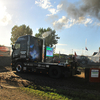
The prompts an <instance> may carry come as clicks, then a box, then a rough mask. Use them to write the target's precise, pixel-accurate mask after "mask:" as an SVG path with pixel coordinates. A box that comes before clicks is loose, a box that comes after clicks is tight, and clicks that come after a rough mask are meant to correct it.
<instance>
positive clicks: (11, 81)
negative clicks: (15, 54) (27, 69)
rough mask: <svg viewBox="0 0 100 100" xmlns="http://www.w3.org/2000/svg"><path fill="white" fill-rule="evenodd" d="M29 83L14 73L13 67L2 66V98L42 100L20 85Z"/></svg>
mask: <svg viewBox="0 0 100 100" xmlns="http://www.w3.org/2000/svg"><path fill="white" fill-rule="evenodd" d="M29 83H30V82H29V81H27V80H24V79H22V78H20V76H18V75H16V74H14V72H13V71H12V70H11V67H9V66H6V67H0V100H41V99H40V98H38V97H36V96H35V95H32V94H28V93H26V92H25V91H22V90H21V89H19V87H24V86H28V84H29Z"/></svg>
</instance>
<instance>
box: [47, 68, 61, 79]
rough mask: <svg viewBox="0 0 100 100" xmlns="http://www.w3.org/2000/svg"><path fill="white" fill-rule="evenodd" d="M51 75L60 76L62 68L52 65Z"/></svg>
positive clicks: (53, 76)
mask: <svg viewBox="0 0 100 100" xmlns="http://www.w3.org/2000/svg"><path fill="white" fill-rule="evenodd" d="M49 76H50V77H52V78H60V77H61V69H60V68H59V67H57V66H52V67H50V69H49Z"/></svg>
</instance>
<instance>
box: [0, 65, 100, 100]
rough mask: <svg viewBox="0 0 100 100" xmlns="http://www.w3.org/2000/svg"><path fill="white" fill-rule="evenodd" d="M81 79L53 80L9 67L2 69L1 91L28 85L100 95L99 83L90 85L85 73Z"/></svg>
mask: <svg viewBox="0 0 100 100" xmlns="http://www.w3.org/2000/svg"><path fill="white" fill-rule="evenodd" d="M80 77H81V78H80ZM80 77H77V76H74V77H72V78H61V79H53V78H50V77H49V76H48V75H45V74H37V73H16V71H12V70H11V67H9V66H8V67H2V68H0V81H1V84H0V86H1V89H2V87H3V88H4V89H3V90H4V91H5V90H6V89H5V88H14V87H23V86H25V87H26V86H28V85H41V86H49V87H51V88H55V89H63V90H69V91H74V92H76V91H79V92H85V93H87V94H88V93H92V94H96V95H100V84H99V83H90V82H88V81H86V80H85V78H84V73H82V74H81V75H80ZM12 86H14V87H12ZM6 91H10V92H11V91H14V90H11V89H7V90H6ZM4 93H5V92H4ZM3 96H4V95H3ZM4 100H7V99H4ZM16 100H18V99H16Z"/></svg>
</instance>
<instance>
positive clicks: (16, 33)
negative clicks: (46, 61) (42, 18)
mask: <svg viewBox="0 0 100 100" xmlns="http://www.w3.org/2000/svg"><path fill="white" fill-rule="evenodd" d="M48 31H50V32H51V34H50V35H49V36H48V37H46V39H45V40H46V45H47V46H50V47H53V48H56V44H57V43H58V39H60V37H58V34H56V31H55V30H52V29H51V28H50V27H48V28H47V29H46V28H39V29H38V33H36V34H35V37H42V34H43V33H44V32H48ZM23 35H33V31H32V29H31V28H30V27H29V26H26V25H21V26H17V25H15V26H14V27H13V28H12V31H11V38H10V40H11V45H13V44H15V42H16V40H17V39H18V37H20V36H23Z"/></svg>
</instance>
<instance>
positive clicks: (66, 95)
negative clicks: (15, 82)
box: [22, 85, 100, 100]
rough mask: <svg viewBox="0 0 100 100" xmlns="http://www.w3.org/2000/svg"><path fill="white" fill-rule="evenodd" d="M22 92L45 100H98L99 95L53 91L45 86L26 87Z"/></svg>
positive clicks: (99, 99)
mask: <svg viewBox="0 0 100 100" xmlns="http://www.w3.org/2000/svg"><path fill="white" fill-rule="evenodd" d="M22 90H25V91H27V92H28V93H33V94H34V95H36V96H39V97H40V98H43V99H45V100H100V96H99V95H94V94H91V93H88V94H87V93H84V92H82V91H81V92H80V91H70V90H62V89H53V88H50V87H47V86H40V85H38V86H37V85H34V86H31V85H30V86H28V87H27V88H22Z"/></svg>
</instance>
